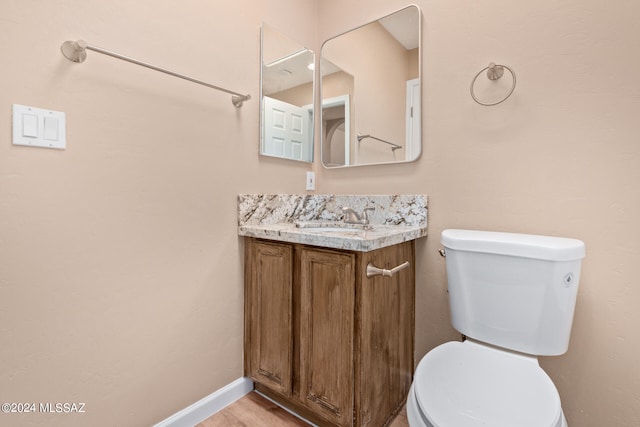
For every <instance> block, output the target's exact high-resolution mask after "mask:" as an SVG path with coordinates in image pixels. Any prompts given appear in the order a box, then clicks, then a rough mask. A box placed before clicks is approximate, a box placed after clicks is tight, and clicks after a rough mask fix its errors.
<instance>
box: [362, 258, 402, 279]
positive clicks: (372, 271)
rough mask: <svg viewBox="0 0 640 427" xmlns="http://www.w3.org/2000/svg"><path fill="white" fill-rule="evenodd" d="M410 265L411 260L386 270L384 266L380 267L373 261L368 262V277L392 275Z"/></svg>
mask: <svg viewBox="0 0 640 427" xmlns="http://www.w3.org/2000/svg"><path fill="white" fill-rule="evenodd" d="M407 267H409V261H405V262H403V263H402V264H400V265H399V266H397V267H394V268H392V269H391V270H385V269H384V268H378V267H376V266H375V265H373V264H372V263H369V264H367V277H372V276H388V277H391V276H393V275H394V274H396V273H397V272H398V271H400V270H404V269H405V268H407Z"/></svg>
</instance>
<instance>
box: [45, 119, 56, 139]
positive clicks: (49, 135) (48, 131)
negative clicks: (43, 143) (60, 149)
mask: <svg viewBox="0 0 640 427" xmlns="http://www.w3.org/2000/svg"><path fill="white" fill-rule="evenodd" d="M44 139H47V140H49V141H57V140H58V119H56V118H55V117H48V116H45V117H44Z"/></svg>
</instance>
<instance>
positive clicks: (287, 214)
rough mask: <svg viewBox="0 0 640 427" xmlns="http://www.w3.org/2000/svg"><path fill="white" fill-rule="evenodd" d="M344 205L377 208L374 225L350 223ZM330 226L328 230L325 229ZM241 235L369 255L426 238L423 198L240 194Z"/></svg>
mask: <svg viewBox="0 0 640 427" xmlns="http://www.w3.org/2000/svg"><path fill="white" fill-rule="evenodd" d="M342 206H349V207H352V208H354V209H356V210H357V211H358V212H362V210H363V209H364V207H373V208H374V209H375V210H374V211H373V212H372V213H371V215H370V223H371V224H370V226H366V227H365V226H363V225H360V224H356V225H352V224H346V223H344V222H343V221H341V219H342V211H341V207H342ZM327 228H330V229H327ZM238 235H240V236H247V237H256V238H261V239H269V240H276V241H281V242H289V243H300V244H306V245H313V246H320V247H325V248H334V249H346V250H352V251H359V252H369V251H372V250H375V249H380V248H384V247H387V246H392V245H396V244H398V243H402V242H406V241H410V240H414V239H418V238H421V237H425V236H426V235H427V198H426V196H424V195H364V196H363V195H284V194H273V195H265V194H241V195H239V196H238Z"/></svg>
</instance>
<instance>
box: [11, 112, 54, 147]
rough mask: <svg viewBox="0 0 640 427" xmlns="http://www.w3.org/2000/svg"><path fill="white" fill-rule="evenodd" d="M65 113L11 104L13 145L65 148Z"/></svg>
mask: <svg viewBox="0 0 640 427" xmlns="http://www.w3.org/2000/svg"><path fill="white" fill-rule="evenodd" d="M65 117H66V115H65V113H63V112H61V111H52V110H44V109H42V108H35V107H29V106H27V105H19V104H13V145H26V146H29V147H42V148H56V149H59V150H64V149H65V148H67V136H66V129H65Z"/></svg>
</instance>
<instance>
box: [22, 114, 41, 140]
mask: <svg viewBox="0 0 640 427" xmlns="http://www.w3.org/2000/svg"><path fill="white" fill-rule="evenodd" d="M22 136H26V137H27V138H37V137H38V116H36V115H35V114H30V113H25V114H23V115H22Z"/></svg>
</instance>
